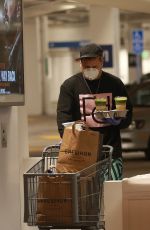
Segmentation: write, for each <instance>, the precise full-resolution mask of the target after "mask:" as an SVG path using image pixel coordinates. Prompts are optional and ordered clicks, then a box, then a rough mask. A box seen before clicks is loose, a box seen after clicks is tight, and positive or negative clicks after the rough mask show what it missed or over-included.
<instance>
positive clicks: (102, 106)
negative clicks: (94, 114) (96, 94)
mask: <svg viewBox="0 0 150 230" xmlns="http://www.w3.org/2000/svg"><path fill="white" fill-rule="evenodd" d="M106 103H107V99H106V98H96V99H95V106H96V110H97V111H106V110H108V109H107V105H106Z"/></svg>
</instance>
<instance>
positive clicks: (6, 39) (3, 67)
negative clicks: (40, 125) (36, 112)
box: [0, 0, 24, 106]
mask: <svg viewBox="0 0 150 230" xmlns="http://www.w3.org/2000/svg"><path fill="white" fill-rule="evenodd" d="M5 105H6V106H11V105H24V64H23V17H22V0H1V1H0V106H5Z"/></svg>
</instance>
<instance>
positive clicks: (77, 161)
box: [56, 122, 102, 172]
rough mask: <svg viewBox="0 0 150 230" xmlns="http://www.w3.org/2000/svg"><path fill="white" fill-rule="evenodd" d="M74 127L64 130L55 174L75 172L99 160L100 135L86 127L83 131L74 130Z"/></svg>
mask: <svg viewBox="0 0 150 230" xmlns="http://www.w3.org/2000/svg"><path fill="white" fill-rule="evenodd" d="M76 123H77V122H76ZM75 125H76V124H74V125H73V126H72V128H65V130H64V134H63V139H62V144H61V147H60V152H59V156H58V161H57V167H56V169H57V172H77V171H80V170H82V169H84V168H86V167H88V166H90V165H92V164H94V163H95V162H97V161H98V159H99V155H100V151H101V147H102V135H100V133H99V132H96V131H92V130H90V129H88V127H86V126H85V130H76V129H75Z"/></svg>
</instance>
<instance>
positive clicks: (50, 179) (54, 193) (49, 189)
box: [36, 175, 73, 225]
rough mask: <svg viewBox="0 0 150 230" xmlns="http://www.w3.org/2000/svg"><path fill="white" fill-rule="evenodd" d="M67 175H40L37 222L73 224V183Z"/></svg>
mask: <svg viewBox="0 0 150 230" xmlns="http://www.w3.org/2000/svg"><path fill="white" fill-rule="evenodd" d="M71 183H72V182H71V178H68V177H66V176H61V175H58V176H40V177H39V183H38V194H37V213H36V217H37V224H38V225H50V224H71V223H72V221H73V215H72V209H73V208H72V184H71Z"/></svg>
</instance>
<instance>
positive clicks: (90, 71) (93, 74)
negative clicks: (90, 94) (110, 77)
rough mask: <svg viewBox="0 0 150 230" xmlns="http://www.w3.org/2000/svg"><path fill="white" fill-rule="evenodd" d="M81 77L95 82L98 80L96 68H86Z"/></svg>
mask: <svg viewBox="0 0 150 230" xmlns="http://www.w3.org/2000/svg"><path fill="white" fill-rule="evenodd" d="M83 75H84V77H85V78H86V79H88V80H91V81H92V80H95V79H97V78H98V75H99V70H98V69H96V68H86V69H84V70H83Z"/></svg>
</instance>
